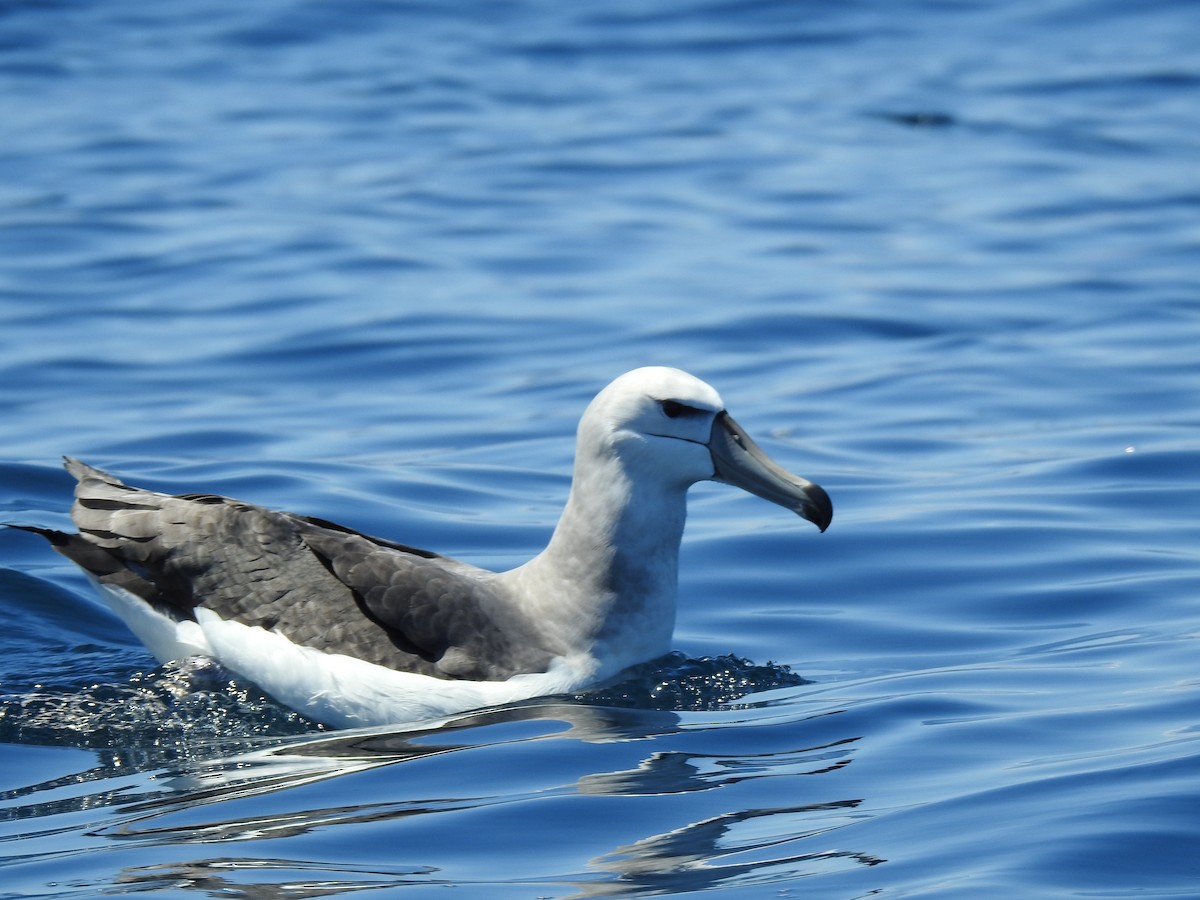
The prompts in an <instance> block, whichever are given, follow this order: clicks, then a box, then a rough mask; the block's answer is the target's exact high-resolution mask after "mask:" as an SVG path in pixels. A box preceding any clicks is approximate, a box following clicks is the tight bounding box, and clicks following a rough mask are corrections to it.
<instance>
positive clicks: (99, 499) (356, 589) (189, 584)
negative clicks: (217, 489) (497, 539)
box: [52, 460, 549, 679]
mask: <svg viewBox="0 0 1200 900" xmlns="http://www.w3.org/2000/svg"><path fill="white" fill-rule="evenodd" d="M67 468H68V470H70V471H71V473H72V474H73V475H75V476H76V478H78V479H79V484H78V485H77V487H76V502H75V506H74V507H73V509H72V517H73V518H74V520H75V523H76V525H77V526H78V527H79V532H80V533H79V535H64V536H61V537H62V539H61V540H54V539H53V538H52V541H54V543H55V546H56V549H58V550H59V551H60V552H62V553H63V554H64V555H66V556H68V557H69V558H71V559H73V560H74V561H75V562H77V563H78V564H79V565H80V566H82V567H83V568H84V569H86V570H87V571H89V572H90V573H92V574H93V575H94V576H95V577H96V578H98V579H99V580H100V581H101V582H106V583H112V584H119V585H121V586H122V587H126V588H127V589H129V590H131V591H133V593H135V594H137V595H138V596H140V597H142V598H143V599H145V600H147V601H148V602H150V603H153V604H154V605H155V606H157V607H159V608H166V609H169V610H170V611H172V612H173V614H175V615H177V616H181V617H192V616H193V615H194V614H193V612H192V610H193V609H194V608H195V607H196V606H204V607H206V608H209V609H212V610H213V612H215V613H216V614H217V615H219V616H220V617H221V618H223V619H233V620H236V621H239V622H242V623H244V624H247V625H253V626H259V627H262V628H266V629H271V630H275V631H278V632H280V633H282V634H284V635H285V636H286V637H288V638H289V639H290V640H291V641H293V642H295V643H298V644H303V645H306V646H309V647H313V648H316V649H318V650H323V651H326V652H329V653H344V654H347V655H349V656H355V657H358V658H360V659H364V660H366V661H368V662H372V663H375V664H377V665H382V666H386V667H388V668H393V669H398V670H403V671H415V672H420V673H422V674H426V675H433V676H437V677H443V678H445V677H449V678H476V679H489V678H490V679H497V678H507V677H508V676H509V675H512V674H514V673H515V672H516V671H532V670H536V669H528V668H523V666H525V665H529V664H530V661H531V660H532V661H533V664H534V665H535V666H536V664H537V663H538V662H543V663H544V661H548V658H549V657H548V655H547V654H544V653H540V654H539V653H538V652H536V651H535V652H533V653H528V652H516V651H514V648H513V647H512V646H511V642H510V641H509V640H508V639H507V638H506V637H504V634H503V632H505V631H507V628H506V626H511V625H512V624H513V623H512V622H511V621H498V620H497V618H496V616H495V612H492V613H488V612H484V610H485V609H488V608H490V609H491V610H493V611H495V610H498V609H500V606H501V605H500V604H499V603H497V602H496V598H495V597H494V596H493V595H492V594H491V592H490V591H489V589H488V588H487V587H486V586H485V585H484V584H483V583H482V582H481V581H479V580H478V579H476V578H472V577H470V575H468V574H464V571H465V570H466V569H467V568H468V567H465V566H462V565H461V564H458V563H454V562H453V561H451V560H445V559H442V558H441V557H438V556H437V554H433V553H428V552H425V551H416V550H414V549H413V548H409V547H405V546H404V545H402V544H394V543H392V542H390V541H384V540H382V539H377V538H371V537H368V536H367V535H363V534H360V533H358V532H355V531H352V530H350V529H347V528H344V527H342V526H338V525H333V524H332V523H328V522H324V521H323V520H319V519H304V518H301V517H298V516H293V515H291V514H289V513H284V512H276V511H273V510H268V509H264V508H262V507H258V506H254V505H251V504H247V503H241V502H239V501H236V500H231V499H229V498H226V497H219V496H215V495H210V494H188V495H181V496H170V495H166V494H159V493H154V492H151V491H145V490H142V489H140V488H134V487H130V486H128V485H125V484H123V483H122V482H121V481H119V480H118V479H116V478H115V477H113V476H111V475H108V474H107V473H105V472H102V471H100V470H98V469H94V468H92V467H90V466H87V465H85V464H83V463H81V462H78V461H77V460H68V462H67Z"/></svg>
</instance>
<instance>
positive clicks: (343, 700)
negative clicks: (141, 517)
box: [97, 584, 597, 728]
mask: <svg viewBox="0 0 1200 900" xmlns="http://www.w3.org/2000/svg"><path fill="white" fill-rule="evenodd" d="M97 587H98V588H99V590H100V595H101V596H102V597H103V598H104V600H105V601H106V602H107V604H108V605H109V607H110V608H111V609H112V610H113V612H115V613H116V614H117V615H118V616H119V617H120V618H121V620H122V621H123V622H124V623H125V624H126V625H127V626H129V628H130V630H131V631H133V633H134V634H135V635H137V637H138V638H139V639H140V640H141V641H142V643H144V644H145V645H146V647H147V648H148V649H149V650H150V652H151V653H153V654H154V656H155V657H156V658H157V659H158V660H159V661H160V662H164V663H165V662H170V661H171V660H178V659H186V658H187V657H189V656H207V657H209V658H211V659H215V660H216V661H217V662H219V663H221V665H223V666H225V667H226V668H227V669H229V670H231V671H233V672H235V673H237V674H238V675H240V676H242V677H243V678H245V679H247V680H249V681H252V682H254V684H256V685H258V686H259V687H260V688H262V689H263V690H264V691H266V692H267V693H268V694H270V695H271V696H272V697H273V698H275V699H276V700H277V701H279V702H280V703H282V704H284V705H285V706H289V707H291V708H292V709H294V710H296V711H297V712H300V713H303V714H304V715H306V716H308V717H309V718H312V719H314V720H316V721H318V722H322V723H324V724H326V725H331V726H334V727H337V728H356V727H360V726H379V725H399V724H405V725H407V724H414V723H418V722H425V721H428V720H431V719H439V718H442V717H444V716H449V715H453V714H455V713H460V712H465V711H467V710H472V709H482V708H484V707H489V706H499V705H503V704H506V703H515V702H517V701H520V700H527V699H530V698H532V697H542V696H546V695H550V694H559V693H567V692H571V691H576V690H579V689H581V688H584V687H586V686H588V685H589V684H591V683H592V682H593V680H594V679H595V677H596V673H597V669H596V665H595V661H594V660H593V659H592V658H591V657H581V658H578V659H567V658H564V657H558V658H556V659H554V660H553V661H552V663H551V665H550V667H549V669H548V670H547V671H546V672H538V673H532V674H528V675H514V676H513V677H512V678H509V679H508V680H507V681H452V680H447V679H442V678H431V677H429V676H427V675H417V674H414V673H412V672H397V671H394V670H392V669H386V668H384V667H382V666H377V665H374V664H372V663H368V662H364V661H363V660H361V659H355V658H354V657H351V656H345V655H343V654H337V653H323V652H321V651H320V650H314V649H312V648H311V647H303V646H301V645H299V644H294V643H292V642H291V641H290V640H288V639H287V638H286V637H284V636H283V635H281V634H278V633H276V632H272V631H267V630H265V629H263V628H258V627H252V626H249V625H243V624H241V623H240V622H234V621H227V620H225V619H222V618H221V617H220V616H218V615H216V614H215V613H213V612H212V611H211V610H207V609H204V608H197V610H196V621H195V622H192V621H176V620H175V619H172V618H170V617H169V616H166V615H163V614H162V613H159V612H157V611H155V610H154V609H153V608H151V607H150V605H149V604H147V603H146V602H145V601H143V600H142V599H141V598H140V597H137V596H136V595H134V594H131V593H130V592H129V591H127V590H125V589H124V588H119V587H115V586H113V585H106V584H98V585H97Z"/></svg>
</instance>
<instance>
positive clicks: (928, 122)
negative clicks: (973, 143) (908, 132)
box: [880, 110, 958, 128]
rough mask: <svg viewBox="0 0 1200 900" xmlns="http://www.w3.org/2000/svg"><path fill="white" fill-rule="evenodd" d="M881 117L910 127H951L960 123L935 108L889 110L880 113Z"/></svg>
mask: <svg viewBox="0 0 1200 900" xmlns="http://www.w3.org/2000/svg"><path fill="white" fill-rule="evenodd" d="M880 118H881V119H884V120H886V121H888V122H895V123H896V124H897V125H905V126H907V127H909V128H949V127H951V126H952V125H957V124H958V119H956V118H955V117H954V116H952V115H950V114H949V113H944V112H935V111H933V110H913V111H910V112H888V113H882V114H881V115H880Z"/></svg>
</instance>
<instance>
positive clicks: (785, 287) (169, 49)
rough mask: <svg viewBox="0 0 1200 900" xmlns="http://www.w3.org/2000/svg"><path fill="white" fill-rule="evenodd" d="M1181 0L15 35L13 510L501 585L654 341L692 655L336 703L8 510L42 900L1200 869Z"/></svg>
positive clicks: (68, 12)
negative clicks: (137, 594) (104, 592)
mask: <svg viewBox="0 0 1200 900" xmlns="http://www.w3.org/2000/svg"><path fill="white" fill-rule="evenodd" d="M1196 12H1197V10H1196V5H1195V4H1194V3H1187V2H1175V3H1167V2H1148V3H1140V4H1125V3H1113V2H1105V0H1050V2H1032V0H1019V2H1014V3H1006V4H990V3H976V2H962V3H943V2H921V0H901V2H897V3H890V4H884V3H875V4H871V3H845V4H817V3H810V2H797V3H781V2H773V0H759V2H745V3H720V2H694V3H665V2H659V0H650V2H645V0H639V2H637V3H633V2H621V0H618V2H612V3H606V4H556V3H549V2H545V0H505V2H497V3H487V4H483V3H480V4H459V5H443V4H431V3H420V2H398V0H397V2H383V0H374V2H368V0H355V2H348V3H342V4H324V3H315V2H301V0H266V2H261V3H256V4H232V3H220V2H215V0H198V2H195V3H189V4H150V3H143V2H135V0H113V2H106V3H81V2H73V0H55V2H14V3H9V4H6V5H5V6H4V7H3V8H2V9H0V111H2V112H3V121H4V131H5V135H6V137H5V139H4V140H3V141H2V142H0V384H2V385H3V390H0V413H2V416H0V519H4V520H6V521H16V522H23V523H27V524H40V525H46V526H53V527H61V526H65V525H66V523H67V516H66V510H67V507H68V505H69V493H70V479H69V478H68V476H67V475H66V474H65V473H64V472H63V471H62V470H61V468H60V467H59V462H58V460H59V457H60V456H61V455H62V454H64V453H68V454H71V455H76V456H80V457H83V458H84V459H86V460H88V461H90V462H92V463H95V464H97V465H102V466H104V467H106V468H109V469H111V470H113V471H115V472H117V473H119V474H121V475H123V476H125V477H127V478H129V479H130V480H132V481H135V482H136V483H139V484H144V485H146V486H150V487H155V488H158V489H163V490H171V491H180V492H184V491H211V492H220V493H225V494H229V495H232V496H237V497H240V498H243V499H246V500H250V501H255V502H259V503H264V504H266V505H270V506H274V507H278V508H286V509H290V510H294V511H298V512H303V513H308V514H312V515H318V516H321V517H324V518H328V519H333V520H337V521H342V522H345V523H346V524H348V525H351V526H354V527H356V528H359V529H362V530H365V531H369V532H373V533H377V534H380V535H383V536H387V537H392V538H394V539H397V540H402V541H406V542H410V543H415V544H417V545H420V546H426V547H429V548H431V549H435V550H438V551H440V552H444V553H448V554H451V555H455V556H459V557H462V558H465V559H468V560H470V561H472V562H475V563H478V564H481V565H486V566H492V567H505V566H511V565H514V564H516V563H518V562H521V561H523V560H524V559H526V558H528V557H529V556H531V555H532V554H533V553H534V552H536V550H537V549H539V548H540V547H541V546H542V545H543V544H544V542H545V540H546V538H547V537H548V535H549V533H550V530H551V529H552V527H553V525H554V522H555V520H556V518H557V514H558V512H559V509H560V507H561V504H562V501H563V499H564V497H565V491H566V487H567V484H568V478H569V473H570V463H571V456H572V451H573V441H572V436H573V429H574V426H575V422H576V420H577V418H578V415H579V413H580V411H581V410H582V408H583V406H584V404H586V402H587V400H588V399H589V398H590V397H591V396H592V395H593V394H594V393H595V391H596V390H598V389H599V388H600V387H601V386H602V385H603V384H605V383H606V382H607V381H608V380H610V379H611V378H613V377H614V376H616V375H617V374H619V373H621V372H622V371H624V370H626V369H629V368H633V367H635V366H638V365H645V364H667V365H676V366H680V367H682V368H685V369H688V370H689V371H692V372H694V373H695V374H697V375H699V376H701V377H703V378H705V379H706V380H708V381H710V382H711V383H712V384H714V385H715V386H716V387H717V388H718V389H719V390H720V391H721V392H722V394H723V396H724V399H725V400H726V402H727V404H728V406H729V409H730V411H731V412H732V413H733V415H734V416H736V417H737V418H738V420H739V421H740V422H741V423H742V424H743V425H745V426H746V427H747V428H748V429H749V430H750V431H751V433H753V434H755V436H756V437H757V438H758V440H759V442H760V443H761V444H762V445H763V446H764V448H765V449H767V450H768V451H769V452H770V453H771V454H772V455H773V456H774V457H775V458H776V459H778V460H779V461H780V462H781V463H782V464H784V465H786V466H787V467H788V468H790V469H792V470H794V471H797V472H799V473H801V474H803V475H805V476H807V477H809V478H812V479H813V480H815V481H818V482H820V483H821V484H822V485H823V486H825V487H826V488H827V489H828V490H829V492H830V494H831V495H832V497H833V500H834V504H835V508H836V515H835V519H834V522H833V526H832V527H831V528H830V530H829V531H828V532H827V533H826V534H824V535H818V534H816V532H815V531H814V530H813V529H811V528H810V527H808V526H807V525H805V523H802V522H800V521H799V520H797V519H796V518H795V517H793V516H790V515H789V514H787V513H786V512H784V511H782V510H780V509H778V508H776V507H773V506H770V505H769V504H766V503H763V502H761V501H759V500H757V499H755V498H752V497H749V496H747V495H743V494H739V493H738V492H736V491H732V490H730V489H728V488H725V487H722V486H720V485H702V486H699V487H697V488H696V489H694V491H693V496H692V502H691V516H690V520H689V525H688V531H687V534H686V536H685V543H684V547H683V554H682V564H681V576H680V582H681V585H680V588H681V590H680V594H681V598H680V610H679V624H678V628H677V632H676V647H677V650H678V654H677V655H676V656H674V657H672V658H670V659H668V660H664V661H661V662H660V663H659V664H657V665H656V666H652V667H650V668H649V669H647V670H645V671H642V672H639V673H635V675H633V676H631V680H630V682H629V683H627V684H625V685H622V686H619V687H616V688H611V689H609V690H607V691H604V692H601V693H599V694H597V695H591V696H583V697H556V698H548V699H546V700H543V701H536V702H533V703H529V704H524V705H522V706H519V707H516V708H511V709H503V710H495V711H489V712H487V713H481V714H478V715H473V716H465V717H463V719H462V720H461V721H459V722H456V723H454V724H452V725H450V726H447V727H443V728H437V729H432V728H429V729H408V730H396V731H392V732H387V731H384V732H374V733H366V734H363V733H346V734H340V733H333V732H327V731H322V730H320V729H318V728H316V727H315V726H313V725H312V724H311V723H308V722H305V721H304V720H302V719H300V718H299V717H297V716H295V715H294V714H293V713H290V712H289V711H288V710H286V709H283V708H281V707H278V706H277V705H275V704H274V703H272V702H271V701H270V700H269V699H268V698H266V697H264V696H263V695H262V693H261V692H259V691H258V690H257V689H256V688H255V687H254V686H253V685H249V684H245V683H241V682H238V681H236V680H231V679H230V677H229V676H228V674H227V673H224V672H222V671H220V670H219V669H214V668H211V667H203V666H191V665H189V666H172V667H156V666H155V664H154V661H153V659H152V658H151V657H150V656H149V655H148V654H147V653H146V652H145V651H144V650H143V649H141V647H140V646H139V645H138V644H137V642H136V641H135V640H134V639H133V638H132V637H131V636H130V635H129V634H128V633H127V632H126V631H125V630H124V628H123V626H121V625H120V623H119V622H117V621H116V620H115V619H114V618H112V617H111V616H110V615H109V614H108V613H107V612H106V611H104V609H103V608H102V607H101V606H100V605H99V604H98V602H97V601H96V600H95V598H94V597H93V596H92V595H91V593H90V591H89V588H88V586H87V584H86V582H85V581H84V579H83V578H82V576H81V575H80V574H79V573H78V572H77V571H76V570H75V569H74V568H73V567H72V566H71V565H70V564H69V563H67V562H66V561H65V560H63V559H61V558H59V557H57V556H56V555H54V554H53V553H51V552H49V550H48V549H47V548H46V547H45V546H44V544H43V543H42V542H41V541H40V540H39V539H37V538H35V537H34V536H32V535H28V534H23V533H19V532H14V531H5V530H0V898H18V897H20V898H32V897H37V898H91V897H109V896H120V895H125V894H139V895H140V894H153V895H157V896H164V897H180V898H182V897H190V896H196V895H200V896H243V897H321V896H338V895H342V894H351V893H354V894H357V895H361V896H379V897H391V896H402V897H427V896H428V897H433V896H437V897H442V896H445V895H446V890H447V888H448V887H457V888H459V893H461V894H463V895H464V896H470V897H497V898H508V897H512V898H518V897H520V898H534V897H555V898H580V897H597V896H639V895H652V894H653V895H681V894H689V893H694V892H700V891H705V892H713V893H715V894H717V895H719V896H721V897H728V898H759V897H789V896H791V897H794V896H800V895H804V896H812V897H830V898H853V897H864V896H868V895H871V896H875V895H878V896H887V897H917V896H919V897H984V896H995V897H1013V896H1020V897H1138V898H1146V897H1194V896H1200V743H1198V740H1200V674H1198V668H1197V665H1198V663H1197V659H1198V657H1197V649H1198V646H1200V645H1198V644H1197V640H1198V639H1200V553H1198V546H1200V544H1198V540H1197V539H1198V538H1200V518H1198V517H1197V510H1198V509H1200V405H1198V403H1197V398H1198V397H1200V365H1198V364H1197V348H1200V264H1198V263H1200V181H1198V179H1197V171H1198V170H1197V163H1196V161H1197V159H1200V102H1197V101H1198V99H1200V57H1198V56H1197V54H1196V50H1195V48H1196V47H1197V46H1198V45H1200V17H1197V15H1196Z"/></svg>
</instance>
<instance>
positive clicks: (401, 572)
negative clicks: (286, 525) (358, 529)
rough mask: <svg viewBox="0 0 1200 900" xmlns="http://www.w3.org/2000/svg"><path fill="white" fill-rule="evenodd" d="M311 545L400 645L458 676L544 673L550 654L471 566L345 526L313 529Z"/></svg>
mask: <svg viewBox="0 0 1200 900" xmlns="http://www.w3.org/2000/svg"><path fill="white" fill-rule="evenodd" d="M303 539H304V542H305V543H306V544H307V545H308V546H309V547H310V548H311V549H312V550H313V552H314V553H316V554H317V556H318V557H319V558H320V559H321V560H322V561H323V562H324V563H325V565H326V566H328V567H329V569H330V571H331V572H333V574H334V575H335V576H336V577H337V579H338V581H339V582H341V583H342V584H345V585H346V586H348V587H349V588H350V589H351V590H352V591H353V592H354V595H355V597H356V598H357V600H358V602H359V604H360V606H361V607H362V609H363V611H364V613H366V614H367V615H368V616H369V617H370V618H371V619H373V620H374V621H375V622H377V623H378V624H379V626H380V627H381V628H384V629H385V630H387V632H388V633H389V634H391V635H392V636H393V639H394V640H396V642H397V643H398V644H400V645H401V646H404V647H405V648H406V649H408V650H409V651H410V652H413V653H415V654H417V655H419V656H421V657H422V658H423V659H427V660H430V661H432V662H435V663H436V665H437V668H438V670H439V672H440V674H442V675H445V676H448V677H451V678H470V679H473V680H498V679H505V678H509V677H510V676H512V675H515V674H517V673H519V672H539V671H544V670H545V668H546V666H547V665H548V664H549V662H550V658H551V655H552V654H550V653H548V652H546V651H545V650H544V649H543V648H542V647H540V646H537V645H536V643H530V641H529V640H527V639H525V638H524V637H523V636H525V635H528V634H529V633H531V631H530V629H529V628H527V627H526V623H525V622H524V620H523V619H522V618H521V617H520V616H519V615H518V614H517V613H516V612H515V611H513V610H511V609H510V608H509V606H508V605H507V604H505V603H503V602H502V601H501V600H500V598H499V597H497V595H496V594H495V593H494V591H493V590H492V589H491V588H490V587H489V586H488V585H487V584H486V582H484V581H482V580H481V579H480V578H479V577H477V576H474V575H472V574H469V572H468V571H467V570H468V569H469V568H470V567H467V566H464V565H462V564H461V563H456V562H454V561H453V560H448V559H445V558H441V557H437V558H432V559H427V558H422V557H414V556H412V555H411V554H409V553H408V552H406V551H401V550H397V549H395V547H394V546H392V545H390V544H388V543H386V542H379V541H377V540H376V539H374V538H371V537H368V536H366V535H362V534H358V533H355V532H351V531H346V530H345V529H341V528H339V529H337V530H330V529H327V528H323V527H309V528H306V529H304V531H303Z"/></svg>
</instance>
